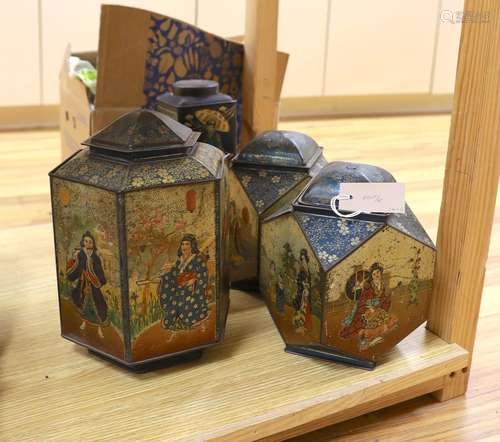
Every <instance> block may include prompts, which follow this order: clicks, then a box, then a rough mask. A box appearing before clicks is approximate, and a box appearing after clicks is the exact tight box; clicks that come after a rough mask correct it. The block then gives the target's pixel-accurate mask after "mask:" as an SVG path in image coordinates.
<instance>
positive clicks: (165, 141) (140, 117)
mask: <svg viewBox="0 0 500 442" xmlns="http://www.w3.org/2000/svg"><path fill="white" fill-rule="evenodd" d="M199 136H200V133H199V132H193V131H192V130H191V129H190V128H189V127H187V126H184V125H183V124H181V123H178V122H177V121H175V120H173V119H172V118H170V117H167V116H166V115H164V114H161V113H159V112H155V111H152V110H148V109H137V110H134V111H132V112H129V113H127V114H125V115H123V116H122V117H120V118H118V119H116V120H115V121H113V122H112V123H111V124H109V125H108V126H106V127H105V128H104V129H102V130H101V131H99V132H98V133H96V134H94V135H93V136H91V137H90V138H88V139H87V140H86V141H84V142H83V143H82V144H84V145H86V146H89V148H90V151H91V152H94V153H100V154H103V155H107V156H114V157H121V158H126V159H134V158H144V157H153V156H159V155H179V154H185V153H187V151H188V150H189V149H190V148H191V147H193V146H194V145H195V143H196V140H197V139H198V137H199Z"/></svg>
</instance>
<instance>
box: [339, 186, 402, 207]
mask: <svg viewBox="0 0 500 442" xmlns="http://www.w3.org/2000/svg"><path fill="white" fill-rule="evenodd" d="M340 195H351V198H350V199H340V201H339V209H340V210H343V211H348V212H355V211H358V210H361V211H363V212H365V213H367V212H378V213H405V185H404V184H403V183H340Z"/></svg>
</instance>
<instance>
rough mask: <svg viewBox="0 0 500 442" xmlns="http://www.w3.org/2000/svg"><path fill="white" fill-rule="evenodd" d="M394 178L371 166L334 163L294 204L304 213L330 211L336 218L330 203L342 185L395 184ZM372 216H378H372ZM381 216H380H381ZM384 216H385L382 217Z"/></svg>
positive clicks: (318, 175) (322, 172)
mask: <svg viewBox="0 0 500 442" xmlns="http://www.w3.org/2000/svg"><path fill="white" fill-rule="evenodd" d="M395 181H396V180H395V179H394V177H393V176H392V175H391V174H390V173H389V172H387V171H386V170H385V169H382V168H380V167H377V166H372V165H370V164H360V163H350V162H345V161H334V162H331V163H329V164H328V165H326V166H325V167H323V169H321V171H320V172H319V173H318V174H317V175H316V176H315V177H314V178H313V179H312V180H311V181H310V182H309V184H308V185H307V186H306V187H305V188H304V190H303V191H302V193H301V194H300V195H299V196H298V197H297V199H296V200H295V202H294V203H293V206H294V208H298V209H300V210H302V211H315V210H317V209H319V210H321V211H328V212H329V213H330V214H331V215H332V216H335V215H334V213H333V211H332V209H331V207H330V202H331V200H332V198H334V197H335V196H337V195H338V194H339V191H340V183H393V182H395ZM371 216H377V215H374V214H372V215H371ZM379 216H380V215H379ZM382 216H384V215H382Z"/></svg>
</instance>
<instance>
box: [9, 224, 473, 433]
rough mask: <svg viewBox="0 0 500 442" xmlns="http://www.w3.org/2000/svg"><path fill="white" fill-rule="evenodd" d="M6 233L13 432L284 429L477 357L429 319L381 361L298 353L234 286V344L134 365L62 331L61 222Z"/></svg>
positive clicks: (400, 393) (384, 401)
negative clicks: (101, 355)
mask: <svg viewBox="0 0 500 442" xmlns="http://www.w3.org/2000/svg"><path fill="white" fill-rule="evenodd" d="M0 241H1V243H2V247H3V250H4V251H7V253H6V254H5V253H4V254H2V255H1V256H2V257H1V258H0V265H1V267H2V275H3V278H2V279H3V281H2V284H1V285H0V305H2V309H1V310H0V349H1V350H0V352H1V356H0V362H1V373H2V375H1V378H0V395H1V402H0V415H1V416H2V438H3V440H19V439H23V438H26V439H33V440H40V439H44V440H45V439H50V440H65V441H66V440H73V439H75V438H77V439H79V440H82V439H99V440H109V439H113V440H115V439H116V440H122V439H124V438H130V439H135V440H138V439H148V440H149V439H151V440H177V439H197V440H199V439H202V440H207V439H212V438H213V439H217V438H221V439H224V438H225V439H227V440H231V441H234V440H255V439H259V438H263V437H271V438H273V439H274V438H282V437H284V436H290V435H294V434H301V433H303V432H306V431H311V430H313V429H315V428H320V427H322V426H325V425H328V424H332V423H334V422H337V421H342V420H345V419H348V418H351V417H354V416H357V415H360V414H363V413H366V412H368V411H371V410H375V409H378V408H381V407H384V406H387V405H390V404H393V403H397V402H400V401H404V400H407V399H409V398H412V397H415V396H419V395H422V394H425V393H428V392H431V391H436V390H439V389H442V388H443V383H444V381H445V378H446V377H448V376H449V375H450V373H452V372H456V371H460V370H461V369H462V368H463V367H466V366H467V364H468V353H467V352H466V351H465V350H463V349H462V348H460V347H459V346H458V345H456V344H448V343H446V342H445V341H443V340H442V339H440V338H439V337H437V336H436V335H434V334H433V333H431V332H429V331H427V330H425V329H424V328H421V329H419V330H417V331H416V332H415V333H413V334H412V335H410V336H409V337H408V338H407V339H406V340H405V341H403V342H402V343H401V344H400V345H399V346H398V347H397V348H395V349H394V351H392V353H390V354H388V355H387V357H386V358H385V360H384V361H382V363H381V364H380V365H379V366H378V367H377V368H376V369H375V370H374V371H372V372H369V371H363V370H360V369H354V368H349V367H343V366H340V365H336V364H331V363H327V362H323V361H318V360H311V359H307V358H303V357H300V356H294V355H290V354H287V353H284V352H283V347H284V344H283V342H282V340H281V338H280V336H279V334H278V332H277V330H276V329H275V327H274V325H273V323H272V320H271V318H270V316H269V315H268V313H267V310H266V308H265V306H264V305H263V303H262V301H260V300H259V299H257V298H255V297H253V296H251V295H248V294H245V293H241V292H236V291H235V292H233V293H232V306H231V314H230V317H229V322H228V328H227V335H226V341H225V342H224V344H222V345H221V346H219V347H214V348H211V349H209V350H207V351H205V353H204V355H203V357H202V359H201V360H200V361H198V362H193V363H188V364H184V365H179V366H176V367H172V368H167V369H163V370H159V371H156V372H152V373H147V374H132V373H130V372H127V371H125V370H124V369H121V368H118V367H116V366H114V365H112V364H110V363H108V362H105V361H103V360H101V359H97V358H95V357H93V356H91V355H89V354H88V353H87V352H86V351H85V350H84V349H82V348H80V347H78V346H76V345H74V344H72V343H70V342H68V341H66V340H63V339H62V338H60V337H59V321H58V306H57V292H56V284H55V275H54V262H53V245H52V231H51V227H50V226H49V225H39V226H34V227H23V228H16V229H8V230H3V231H1V232H0Z"/></svg>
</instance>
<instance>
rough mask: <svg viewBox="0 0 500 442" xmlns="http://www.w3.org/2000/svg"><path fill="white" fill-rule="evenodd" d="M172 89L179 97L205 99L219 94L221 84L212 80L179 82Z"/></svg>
mask: <svg viewBox="0 0 500 442" xmlns="http://www.w3.org/2000/svg"><path fill="white" fill-rule="evenodd" d="M172 88H173V90H174V94H175V95H178V96H186V95H187V96H191V97H205V96H208V95H214V94H217V93H218V92H219V83H217V82H216V81H212V80H198V79H194V80H179V81H176V82H175V83H174V84H173V85H172Z"/></svg>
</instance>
